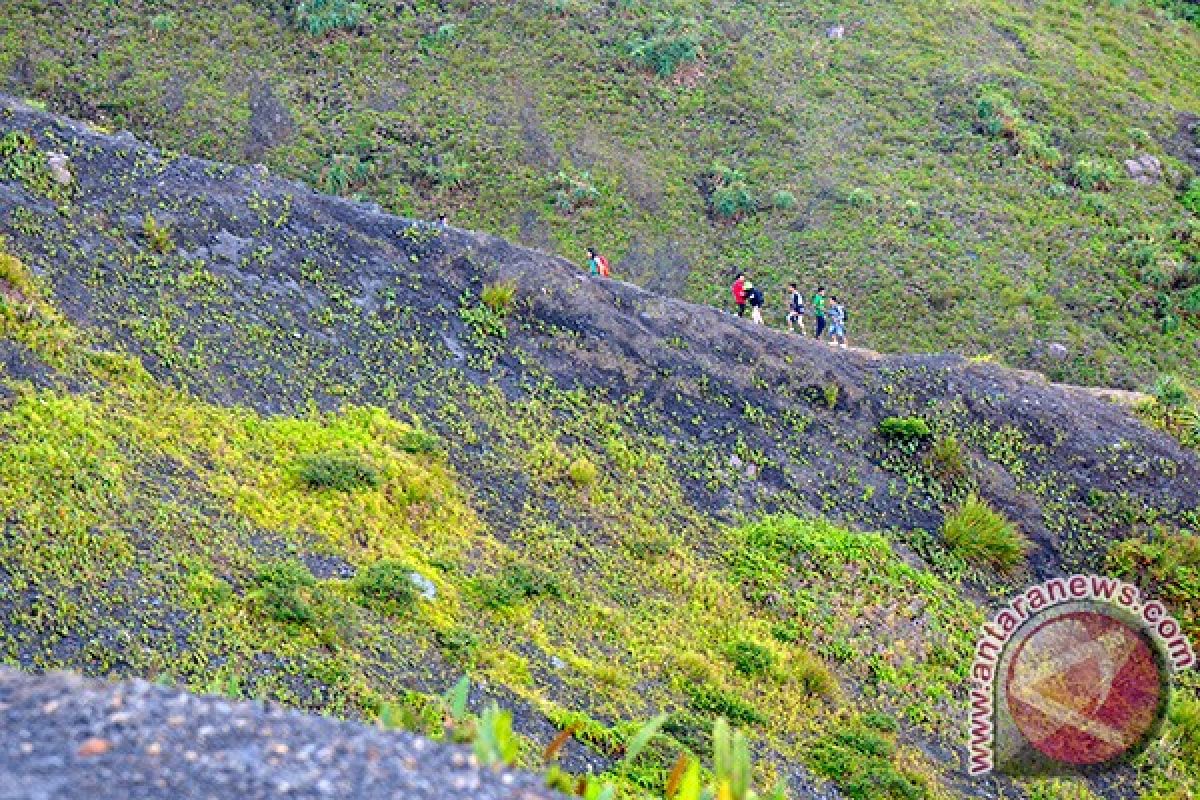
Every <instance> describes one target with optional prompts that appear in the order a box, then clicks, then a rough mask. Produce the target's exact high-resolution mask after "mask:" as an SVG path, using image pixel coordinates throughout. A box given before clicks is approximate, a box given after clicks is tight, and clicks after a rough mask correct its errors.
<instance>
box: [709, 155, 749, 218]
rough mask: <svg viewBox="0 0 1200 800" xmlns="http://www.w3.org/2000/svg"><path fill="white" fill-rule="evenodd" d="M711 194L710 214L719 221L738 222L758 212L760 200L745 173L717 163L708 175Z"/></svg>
mask: <svg viewBox="0 0 1200 800" xmlns="http://www.w3.org/2000/svg"><path fill="white" fill-rule="evenodd" d="M707 179H708V183H709V186H710V187H711V192H710V194H709V197H708V207H709V213H711V214H712V215H713V216H714V217H716V218H718V219H724V220H737V219H740V218H742V217H744V216H746V215H747V214H753V213H754V212H755V211H757V210H758V200H757V198H756V197H755V195H754V192H752V191H751V190H750V186H749V184H748V183H747V181H746V175H745V173H744V172H742V171H741V170H738V169H733V168H731V167H727V166H725V165H724V164H720V163H715V164H713V165H712V167H711V168H710V169H709V171H708V175H707Z"/></svg>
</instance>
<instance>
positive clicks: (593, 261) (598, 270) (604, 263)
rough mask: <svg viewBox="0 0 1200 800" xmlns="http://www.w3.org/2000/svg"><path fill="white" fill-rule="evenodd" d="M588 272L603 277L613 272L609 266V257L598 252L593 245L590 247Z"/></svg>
mask: <svg viewBox="0 0 1200 800" xmlns="http://www.w3.org/2000/svg"><path fill="white" fill-rule="evenodd" d="M587 253H588V272H590V273H591V274H592V275H595V276H599V277H601V278H607V277H609V276H610V275H611V274H612V271H611V270H610V269H609V268H608V259H607V258H605V257H604V256H602V255H600V254H599V253H597V252H596V249H595V248H593V247H589V248H588V251H587Z"/></svg>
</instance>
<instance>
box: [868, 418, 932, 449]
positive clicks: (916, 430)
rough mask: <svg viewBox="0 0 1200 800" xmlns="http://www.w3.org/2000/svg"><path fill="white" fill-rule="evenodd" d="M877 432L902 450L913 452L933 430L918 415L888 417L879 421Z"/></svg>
mask: <svg viewBox="0 0 1200 800" xmlns="http://www.w3.org/2000/svg"><path fill="white" fill-rule="evenodd" d="M879 434H880V435H881V436H883V437H884V438H885V439H887V440H889V441H891V442H893V443H895V444H896V446H898V447H899V448H900V449H901V450H903V451H904V452H906V453H915V452H916V450H917V448H918V447H920V445H921V443H922V442H923V441H925V440H926V439H928V438H929V437H930V436H932V435H933V431H932V430H930V428H929V423H928V422H926V421H925V420H923V419H921V418H920V417H888V418H886V419H884V420H881V421H880V422H879Z"/></svg>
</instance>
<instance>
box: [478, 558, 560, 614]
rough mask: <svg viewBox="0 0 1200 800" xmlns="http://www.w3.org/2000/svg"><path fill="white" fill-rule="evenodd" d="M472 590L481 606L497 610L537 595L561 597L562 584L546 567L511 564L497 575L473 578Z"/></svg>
mask: <svg viewBox="0 0 1200 800" xmlns="http://www.w3.org/2000/svg"><path fill="white" fill-rule="evenodd" d="M475 593H476V596H477V597H478V598H479V601H480V603H481V604H482V605H483V607H484V608H490V609H496V610H498V609H503V608H508V607H510V606H514V605H516V604H518V603H521V602H524V601H526V600H533V599H536V598H539V597H550V598H560V597H562V586H561V584H560V583H559V581H558V578H556V577H555V576H554V574H553V573H551V572H549V571H548V570H545V569H542V568H540V567H531V566H527V565H525V564H512V565H509V566H507V567H505V568H504V570H503V571H502V572H501V573H500V575H499V576H498V577H496V578H484V579H480V580H478V581H476V583H475Z"/></svg>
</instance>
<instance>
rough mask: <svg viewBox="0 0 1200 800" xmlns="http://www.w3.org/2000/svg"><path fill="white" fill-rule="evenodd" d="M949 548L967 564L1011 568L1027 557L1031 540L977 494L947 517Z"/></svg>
mask: <svg viewBox="0 0 1200 800" xmlns="http://www.w3.org/2000/svg"><path fill="white" fill-rule="evenodd" d="M942 536H943V537H944V538H945V540H946V545H947V546H948V547H949V548H950V549H951V550H952V551H953V552H955V553H957V554H958V555H960V556H961V557H962V558H964V559H965V560H967V561H971V562H975V563H985V564H991V565H992V566H995V567H998V568H1000V569H1011V568H1013V567H1015V566H1016V565H1017V564H1019V563H1020V562H1021V561H1022V559H1024V558H1025V553H1026V551H1027V550H1028V549H1029V541H1028V540H1027V539H1026V538H1025V536H1024V534H1022V533H1021V532H1020V531H1019V530H1018V529H1017V527H1016V526H1015V525H1014V524H1013V523H1011V522H1009V521H1008V519H1006V518H1005V517H1004V515H1003V514H1001V513H1000V512H998V511H996V510H995V509H993V508H992V507H991V506H989V505H988V504H987V503H986V502H985V501H983V500H982V499H980V498H979V497H978V496H977V495H974V494H972V495H969V496H968V497H967V499H966V500H964V501H963V503H962V505H961V506H959V507H958V508H957V509H955V510H954V511H952V512H950V513H949V514H947V515H946V519H945V521H944V522H943V524H942Z"/></svg>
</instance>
